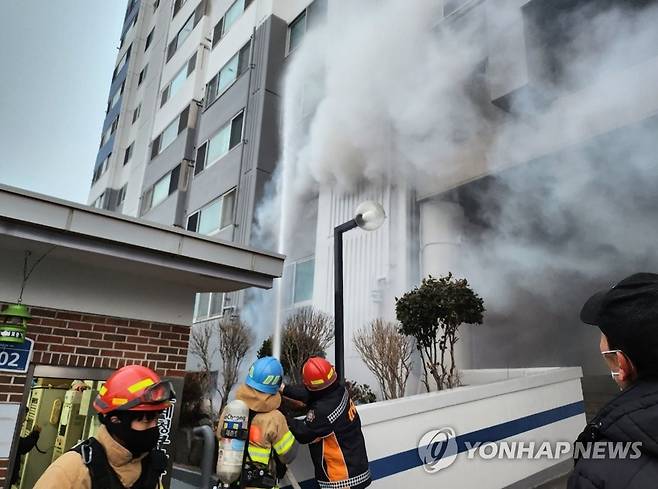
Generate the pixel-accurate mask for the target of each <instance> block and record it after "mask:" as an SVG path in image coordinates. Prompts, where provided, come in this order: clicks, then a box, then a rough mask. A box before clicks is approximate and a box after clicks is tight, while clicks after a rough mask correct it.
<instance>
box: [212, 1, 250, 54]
mask: <svg viewBox="0 0 658 489" xmlns="http://www.w3.org/2000/svg"><path fill="white" fill-rule="evenodd" d="M252 1H253V0H236V1H235V2H233V5H231V6H230V7H229V8H228V10H227V11H226V13H225V14H224V17H222V18H221V19H219V22H217V24H215V28H214V29H213V31H212V47H213V48H214V47H215V46H216V45H217V43H218V42H219V40H220V39H221V38H222V37H224V36H225V35H226V33H227V32H228V31H229V29H230V28H231V26H233V24H235V22H236V21H237V20H238V19H239V18H240V16H241V15H242V14H243V12H244V11H245V10H247V8H249V5H251V2H252Z"/></svg>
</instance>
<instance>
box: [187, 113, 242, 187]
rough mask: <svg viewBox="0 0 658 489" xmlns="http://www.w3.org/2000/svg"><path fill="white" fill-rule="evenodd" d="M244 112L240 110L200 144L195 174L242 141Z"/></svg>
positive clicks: (212, 163)
mask: <svg viewBox="0 0 658 489" xmlns="http://www.w3.org/2000/svg"><path fill="white" fill-rule="evenodd" d="M243 122H244V112H240V113H239V114H238V115H236V116H235V117H234V118H233V119H232V120H231V121H230V122H228V123H227V124H225V125H224V126H223V127H222V128H221V129H220V130H219V131H218V132H217V134H215V135H214V136H213V137H212V138H210V139H209V140H208V141H206V142H205V143H203V144H202V145H201V146H199V149H197V153H196V163H195V166H194V174H195V175H198V174H199V173H201V172H202V171H203V170H205V169H206V168H208V167H210V166H212V165H214V164H215V163H216V162H217V160H219V159H220V158H221V157H222V156H224V155H225V154H226V153H228V152H229V151H230V150H232V149H233V148H235V147H236V146H237V145H238V144H239V143H240V142H241V141H242V126H243Z"/></svg>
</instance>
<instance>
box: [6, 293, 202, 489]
mask: <svg viewBox="0 0 658 489" xmlns="http://www.w3.org/2000/svg"><path fill="white" fill-rule="evenodd" d="M2 305H4V304H0V306H2ZM31 314H32V316H33V319H32V320H31V321H30V325H29V327H28V332H27V336H28V337H29V338H30V339H32V340H34V356H33V358H32V363H33V364H34V365H55V366H59V367H86V368H92V367H93V368H106V369H116V368H119V367H122V366H124V365H129V364H134V363H138V364H141V365H146V366H148V367H150V368H152V369H153V370H155V371H156V372H157V373H158V374H160V375H162V376H170V377H182V376H184V370H185V361H186V358H187V347H188V342H189V332H190V329H189V328H188V327H186V326H178V325H171V324H162V323H149V322H144V321H135V320H131V319H121V318H113V317H107V316H93V315H88V314H79V313H75V312H69V311H57V310H52V309H38V308H32V309H31ZM24 389H25V375H11V374H7V373H3V372H0V403H3V402H26V401H27V400H23V391H24ZM8 466H9V461H8V460H7V459H0V487H4V486H5V483H6V481H7V480H8V478H9V477H8V474H7V470H8Z"/></svg>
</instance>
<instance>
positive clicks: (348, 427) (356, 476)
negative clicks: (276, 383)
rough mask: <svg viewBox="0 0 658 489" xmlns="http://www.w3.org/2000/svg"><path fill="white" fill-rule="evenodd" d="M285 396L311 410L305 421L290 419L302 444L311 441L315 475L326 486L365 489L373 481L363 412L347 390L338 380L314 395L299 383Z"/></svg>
mask: <svg viewBox="0 0 658 489" xmlns="http://www.w3.org/2000/svg"><path fill="white" fill-rule="evenodd" d="M283 394H284V396H286V397H290V398H291V399H297V400H300V401H303V402H304V403H305V404H306V405H307V406H308V407H309V408H310V409H309V411H308V414H307V415H306V418H305V419H304V420H300V419H289V420H288V423H289V426H290V431H292V433H293V435H294V436H295V438H296V439H297V441H299V443H309V444H310V445H309V450H310V452H311V458H312V459H313V465H314V466H315V478H316V480H317V481H318V484H319V486H320V487H321V488H322V489H343V488H351V489H362V488H364V487H367V486H369V485H370V483H371V477H370V470H369V466H368V454H367V452H366V444H365V440H364V438H363V433H362V431H361V419H360V418H359V413H358V412H357V410H356V407H355V406H354V403H353V402H352V400H351V399H350V396H349V394H348V392H347V389H345V387H343V386H342V385H340V384H338V383H336V384H335V385H334V386H331V387H329V388H327V389H326V390H325V391H318V392H314V393H312V394H310V393H309V392H308V391H306V390H305V389H304V388H300V387H299V386H291V387H286V388H285V389H284V391H283Z"/></svg>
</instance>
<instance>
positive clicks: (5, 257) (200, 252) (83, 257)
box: [0, 185, 284, 324]
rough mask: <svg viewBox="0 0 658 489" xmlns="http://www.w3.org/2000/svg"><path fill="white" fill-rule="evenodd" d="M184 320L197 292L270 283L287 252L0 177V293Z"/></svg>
mask: <svg viewBox="0 0 658 489" xmlns="http://www.w3.org/2000/svg"><path fill="white" fill-rule="evenodd" d="M26 251H29V252H30V260H29V262H30V264H32V263H34V262H35V261H36V260H38V259H40V258H42V257H43V259H42V261H41V262H40V263H39V265H38V266H37V267H36V268H35V270H34V272H33V274H32V275H31V276H30V279H29V280H28V282H27V284H26V287H25V292H24V295H23V302H24V303H26V304H29V305H38V306H40V307H52V308H57V309H66V310H71V311H80V312H88V313H92V314H105V315H111V316H117V317H129V318H135V319H144V320H150V321H162V322H168V323H178V324H190V323H191V319H192V312H193V304H194V294H195V293H197V292H231V291H235V290H239V289H244V288H247V287H251V286H254V287H260V288H265V289H267V288H271V287H272V283H273V280H274V278H276V277H280V276H281V273H282V270H283V260H284V257H283V256H281V255H277V254H274V253H268V252H264V251H260V250H256V249H253V248H249V247H245V246H241V245H237V244H235V243H230V242H224V241H219V240H215V239H212V238H208V237H205V236H200V235H197V234H194V233H190V232H188V231H185V230H183V229H179V228H176V227H172V226H163V225H159V224H155V223H151V222H146V221H143V220H140V219H135V218H131V217H126V216H122V215H119V214H115V213H112V212H108V211H104V210H99V209H93V208H90V207H87V206H84V205H80V204H75V203H71V202H67V201H63V200H59V199H55V198H52V197H46V196H43V195H39V194H34V193H31V192H27V191H24V190H19V189H16V188H12V187H7V186H3V185H0V270H2V273H1V274H0V301H3V302H14V301H16V300H17V298H18V295H19V292H20V288H21V282H22V279H23V268H24V257H25V252H26Z"/></svg>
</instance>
